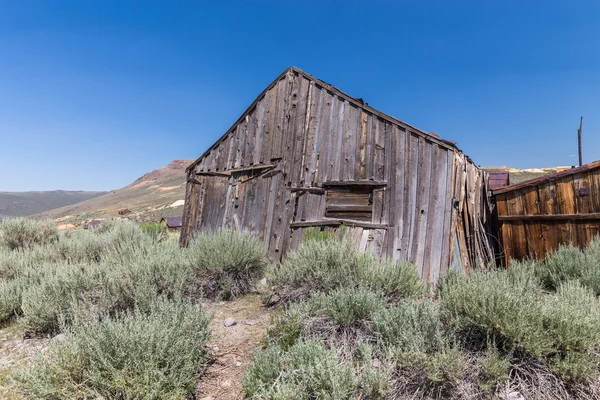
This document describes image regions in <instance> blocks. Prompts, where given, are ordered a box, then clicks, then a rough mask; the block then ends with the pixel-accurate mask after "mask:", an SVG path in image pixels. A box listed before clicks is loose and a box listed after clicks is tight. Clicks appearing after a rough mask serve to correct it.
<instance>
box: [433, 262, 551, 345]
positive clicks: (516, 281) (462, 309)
mask: <svg viewBox="0 0 600 400" xmlns="http://www.w3.org/2000/svg"><path fill="white" fill-rule="evenodd" d="M439 287H440V301H441V303H440V306H441V310H442V315H443V317H444V320H445V322H446V323H447V324H449V325H450V326H451V327H452V328H454V329H456V330H457V331H459V332H460V334H461V335H463V336H464V335H466V336H467V337H470V340H476V341H480V342H482V343H483V342H485V341H486V340H487V339H488V336H491V337H492V338H494V339H496V341H497V343H498V344H499V345H505V346H506V347H507V349H512V348H518V349H521V350H524V351H526V352H528V353H529V354H531V355H533V356H536V357H540V356H542V355H543V354H548V353H549V352H551V351H552V348H553V343H552V340H551V339H550V338H549V337H548V335H547V334H546V333H545V330H544V326H543V315H542V294H541V291H540V288H539V286H538V283H537V281H536V280H535V279H534V278H533V277H531V276H527V275H526V274H513V273H508V272H504V271H490V272H480V271H472V272H471V273H470V274H469V275H467V276H461V275H456V274H451V275H449V276H448V278H446V279H445V280H444V281H443V282H442V283H441V284H440V285H439Z"/></svg>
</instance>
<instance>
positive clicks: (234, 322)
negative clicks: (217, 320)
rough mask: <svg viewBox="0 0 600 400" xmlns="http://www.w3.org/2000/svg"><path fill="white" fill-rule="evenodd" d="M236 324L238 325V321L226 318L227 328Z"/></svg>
mask: <svg viewBox="0 0 600 400" xmlns="http://www.w3.org/2000/svg"><path fill="white" fill-rule="evenodd" d="M235 324H237V321H236V320H235V319H233V318H231V317H229V318H225V321H223V326H225V327H230V326H233V325H235Z"/></svg>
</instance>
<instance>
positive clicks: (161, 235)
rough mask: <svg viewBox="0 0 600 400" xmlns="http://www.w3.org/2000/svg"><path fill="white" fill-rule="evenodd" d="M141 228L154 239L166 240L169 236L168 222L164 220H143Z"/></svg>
mask: <svg viewBox="0 0 600 400" xmlns="http://www.w3.org/2000/svg"><path fill="white" fill-rule="evenodd" d="M140 229H141V230H142V232H144V233H145V234H146V235H149V236H150V237H151V238H153V239H154V240H157V241H158V240H164V239H165V238H166V236H167V224H166V223H164V222H156V221H155V222H142V223H141V224H140Z"/></svg>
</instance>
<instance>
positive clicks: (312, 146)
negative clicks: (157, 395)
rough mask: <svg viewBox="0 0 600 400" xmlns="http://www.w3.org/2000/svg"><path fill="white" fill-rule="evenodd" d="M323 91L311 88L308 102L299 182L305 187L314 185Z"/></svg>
mask: <svg viewBox="0 0 600 400" xmlns="http://www.w3.org/2000/svg"><path fill="white" fill-rule="evenodd" d="M324 92H325V90H324V89H323V88H320V87H318V86H315V87H313V95H312V96H311V101H310V112H309V113H310V119H309V123H308V133H307V135H306V137H307V140H306V146H305V148H306V150H305V155H304V158H305V161H304V162H303V163H302V164H303V168H302V172H303V175H302V177H301V181H303V182H305V184H306V185H307V186H315V185H316V174H317V161H318V156H319V143H320V135H321V129H320V125H321V119H322V117H323V98H324V97H325V95H324Z"/></svg>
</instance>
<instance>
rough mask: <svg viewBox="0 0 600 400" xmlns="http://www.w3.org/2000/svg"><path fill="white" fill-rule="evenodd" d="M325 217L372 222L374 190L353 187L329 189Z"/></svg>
mask: <svg viewBox="0 0 600 400" xmlns="http://www.w3.org/2000/svg"><path fill="white" fill-rule="evenodd" d="M325 216H326V217H329V218H339V219H353V220H357V221H371V218H372V216H373V188H371V187H351V188H330V189H327V207H326V209H325Z"/></svg>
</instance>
